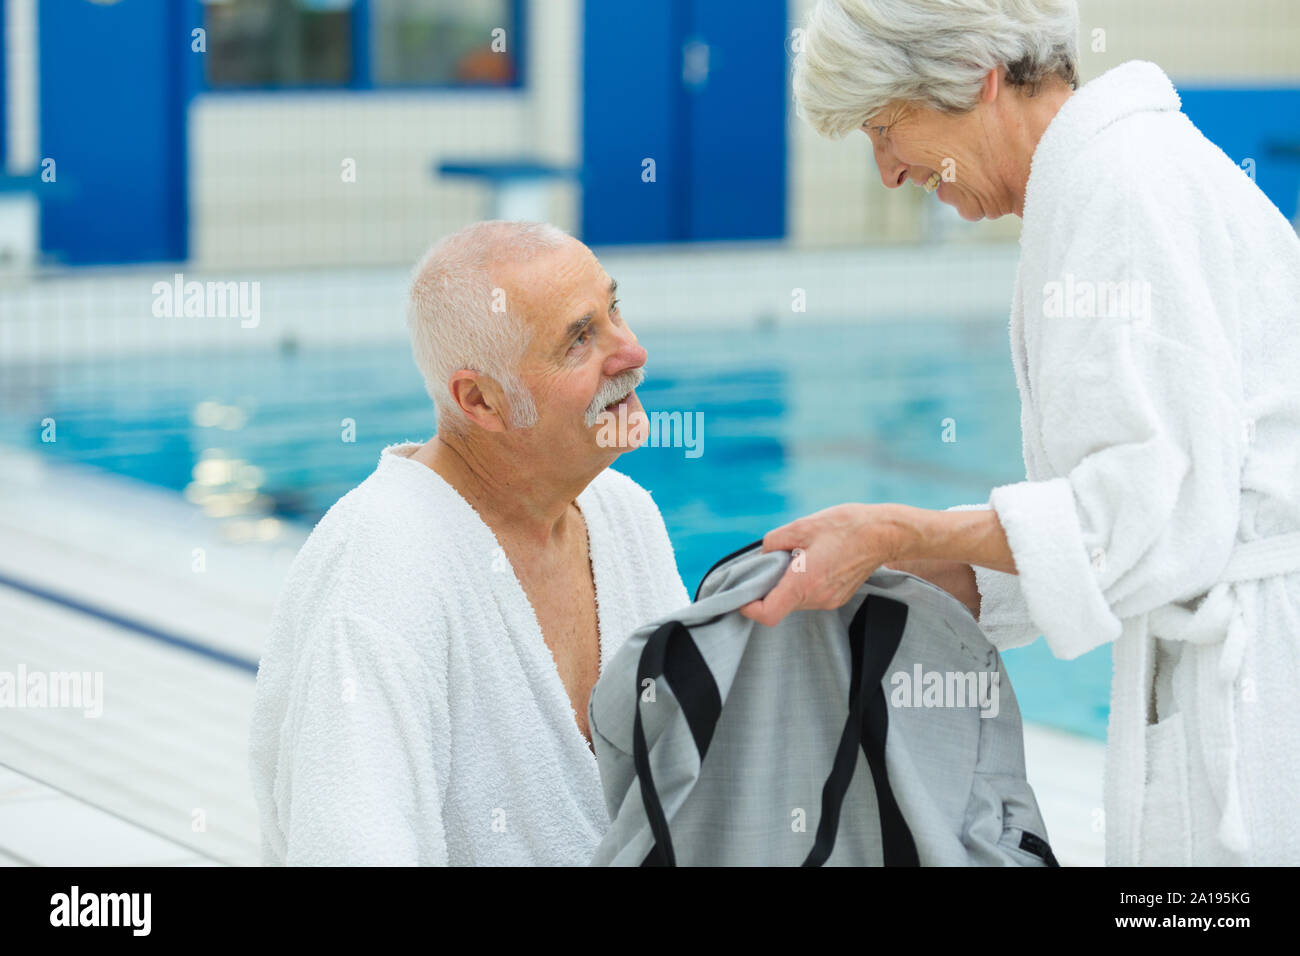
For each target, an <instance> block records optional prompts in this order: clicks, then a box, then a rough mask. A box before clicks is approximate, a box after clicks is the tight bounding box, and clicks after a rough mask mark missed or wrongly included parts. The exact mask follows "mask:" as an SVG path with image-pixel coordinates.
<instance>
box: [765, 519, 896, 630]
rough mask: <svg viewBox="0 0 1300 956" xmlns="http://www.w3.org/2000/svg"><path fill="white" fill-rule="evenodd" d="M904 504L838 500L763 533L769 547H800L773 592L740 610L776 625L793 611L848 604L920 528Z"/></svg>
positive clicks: (766, 546)
mask: <svg viewBox="0 0 1300 956" xmlns="http://www.w3.org/2000/svg"><path fill="white" fill-rule="evenodd" d="M916 510H917V509H913V508H907V507H905V506H902V505H893V504H883V505H862V504H847V505H836V506H835V507H834V508H827V509H825V510H824V511H818V512H817V513H816V514H811V515H808V516H807V517H806V518H800V519H799V520H798V521H792V522H790V524H787V525H782V526H781V527H780V528H776V529H775V530H773V531H769V532H768V533H767V534H766V535H764V536H763V550H764V551H795V549H798V550H799V552H801V553H797V554H796V555H795V557H794V559H793V560H792V561H791V563H790V567H789V569H788V570H787V571H786V573H785V576H784V577H783V578H781V580H780V581H778V582H777V584H776V587H774V588H772V590H771V591H769V592H768V593H767V596H766V597H764V598H762V599H760V600H758V601H751V602H750V603H749V604H746V605H744V606H743V607H741V608H740V613H741V614H743V615H745V617H748V618H750V619H752V620H754V621H757V622H758V623H759V624H764V625H766V626H768V627H773V626H775V625H776V624H777V623H778V622H780V621H781V620H782V619H783V618H784V617H785V616H786V615H787V614H789V613H790V612H791V611H809V610H817V611H820V610H830V609H833V608H838V607H843V606H844V605H845V604H847V603H848V601H849V598H851V597H853V595H854V594H856V593H857V590H858V588H860V587H861V586H862V582H863V581H865V580H866V579H867V578H869V577H871V575H872V574H873V573H874V572H875V570H876V569H877V568H879V567H880V566H881V565H883V564H887V563H888V562H890V561H893V560H897V559H901V558H902V557H903V556H904V555H905V554H906V553H907V551H908V549H909V547H910V544H911V541H912V539H913V537H914V536H915V534H916V531H915V528H914V526H913V524H912V522H911V521H910V520H909V514H910V513H911V512H914V511H916Z"/></svg>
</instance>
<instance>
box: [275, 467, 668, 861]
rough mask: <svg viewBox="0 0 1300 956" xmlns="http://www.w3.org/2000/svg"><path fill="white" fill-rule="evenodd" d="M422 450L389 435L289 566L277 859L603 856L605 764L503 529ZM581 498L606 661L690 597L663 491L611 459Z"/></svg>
mask: <svg viewBox="0 0 1300 956" xmlns="http://www.w3.org/2000/svg"><path fill="white" fill-rule="evenodd" d="M417 447H418V446H417V445H414V444H404V445H394V446H391V447H389V448H386V449H385V450H384V452H383V454H382V455H381V456H380V460H379V465H378V467H377V468H376V470H375V471H374V473H373V474H371V475H370V476H369V477H368V478H367V479H366V480H365V481H363V482H362V483H361V484H360V485H359V486H357V487H356V488H355V489H353V490H352V491H351V492H349V493H348V494H347V495H345V496H344V497H343V498H342V499H340V500H339V501H338V503H336V504H335V505H334V507H332V508H331V509H330V510H329V512H328V513H327V514H326V515H325V517H324V518H322V519H321V521H320V523H319V524H318V525H317V526H316V529H315V530H314V531H313V532H312V534H311V536H310V538H309V539H308V540H307V543H306V544H305V545H304V546H303V549H302V551H301V552H300V554H299V555H298V557H297V559H296V560H295V562H294V564H293V566H292V568H291V570H290V572H289V577H288V580H287V582H286V584H285V588H284V592H283V594H282V596H281V599H280V603H279V604H278V606H277V608H276V612H275V617H274V622H273V628H272V635H271V639H270V643H269V645H268V647H267V649H266V653H265V655H264V656H263V657H262V661H261V667H260V668H259V670H258V675H257V698H256V704H255V707H254V712H253V721H252V729H251V740H250V742H251V758H250V759H251V770H252V777H253V788H254V793H255V796H256V798H257V806H258V812H259V815H260V819H261V828H262V850H263V862H264V863H267V864H285V863H287V864H426V865H427V864H489V865H501V864H505V865H528V864H543V865H552V864H574V865H586V864H587V863H588V862H589V861H590V858H591V855H592V853H593V852H594V851H595V848H596V844H597V843H598V842H599V841H600V838H601V836H602V835H603V834H604V832H605V830H606V829H607V828H608V821H609V818H608V813H607V811H606V809H605V800H604V795H603V792H602V790H601V784H600V774H599V773H598V771H597V769H596V758H595V756H594V755H593V754H592V752H591V750H590V749H589V748H588V746H587V741H586V740H585V739H584V738H583V736H582V732H581V731H580V730H579V729H578V725H577V722H576V721H575V719H574V712H573V708H572V706H571V705H570V703H569V698H568V695H567V693H566V692H565V688H564V684H563V682H562V681H561V679H560V676H559V673H558V672H557V670H556V667H555V660H554V658H553V657H552V655H551V651H550V649H549V648H548V647H547V645H546V643H545V641H544V640H543V638H542V632H541V629H540V627H539V625H538V623H537V618H536V615H535V614H534V612H533V609H532V606H531V605H530V604H529V602H528V598H527V596H526V595H525V593H524V591H523V588H522V587H521V586H520V584H519V581H518V579H517V578H516V577H515V574H514V571H513V569H512V568H511V566H510V562H509V560H508V559H507V558H506V556H505V553H504V552H503V551H502V550H501V549H500V547H499V546H498V544H497V540H496V537H495V536H494V535H493V533H492V531H491V530H490V529H489V528H488V526H487V525H486V524H484V523H483V521H482V520H481V519H480V518H479V516H478V514H477V512H476V511H475V510H474V509H473V508H472V507H471V506H470V505H469V503H468V502H466V501H465V499H464V498H462V497H461V496H460V495H459V494H458V493H457V492H456V490H455V489H454V488H452V487H451V485H449V484H448V483H447V482H446V481H444V480H443V479H442V478H441V477H440V476H439V475H438V474H437V473H436V472H434V471H432V470H431V469H429V468H427V467H426V466H424V465H422V464H420V463H419V462H417V461H412V460H411V459H410V458H409V457H408V456H409V455H410V454H411V453H412V452H413V451H415V449H416V448H417ZM577 503H578V507H579V508H580V509H581V510H582V516H583V518H584V519H585V521H586V525H587V537H588V542H589V551H590V556H591V565H592V571H593V574H594V577H595V587H596V600H597V613H598V618H599V626H600V664H601V669H602V670H603V669H604V666H605V663H606V661H608V660H609V659H610V655H612V654H613V653H614V652H615V651H616V650H617V649H618V647H619V645H620V644H622V642H623V640H624V639H625V638H626V637H627V635H628V634H630V633H631V632H632V631H633V630H635V629H636V628H637V627H639V626H641V625H642V624H644V623H646V622H647V621H650V620H653V619H655V618H657V617H662V616H664V615H665V614H668V613H671V612H673V611H676V610H679V609H680V608H682V607H685V606H686V605H687V604H689V603H690V597H689V596H688V595H687V593H686V589H685V587H684V586H683V585H682V580H681V577H680V576H679V574H678V571H677V565H676V563H675V560H674V557H673V550H672V545H671V544H670V543H669V540H668V534H667V532H666V530H665V529H664V524H663V519H662V518H661V516H660V514H659V510H658V508H657V507H655V504H654V502H653V500H651V498H650V495H649V493H648V492H646V491H645V489H643V488H641V487H640V486H639V485H637V484H636V483H635V482H634V481H632V480H631V479H630V478H628V477H627V476H625V475H622V474H620V473H618V472H616V471H614V470H612V469H606V470H605V471H603V472H601V473H600V475H598V476H597V477H596V478H595V479H594V480H593V481H592V482H591V484H589V485H588V486H587V487H586V488H585V489H584V490H583V492H582V494H580V495H579V496H578V499H577Z"/></svg>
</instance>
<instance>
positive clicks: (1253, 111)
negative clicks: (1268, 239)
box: [1178, 56, 1300, 221]
mask: <svg viewBox="0 0 1300 956" xmlns="http://www.w3.org/2000/svg"><path fill="white" fill-rule="evenodd" d="M1297 63H1300V56H1298V57H1297ZM1178 95H1179V96H1180V97H1182V101H1183V112H1184V113H1186V114H1187V116H1188V118H1189V119H1190V120H1191V121H1192V122H1193V123H1195V124H1196V126H1197V128H1198V129H1200V131H1201V132H1202V133H1204V134H1205V136H1206V138H1207V139H1209V140H1210V141H1211V142H1212V143H1214V144H1215V145H1216V146H1218V147H1219V148H1220V149H1221V150H1223V151H1224V152H1225V153H1227V154H1228V155H1229V156H1230V157H1231V158H1232V159H1233V161H1234V162H1236V163H1237V165H1241V163H1242V161H1243V160H1245V159H1253V160H1254V161H1255V184H1256V185H1257V186H1259V188H1260V189H1262V190H1263V191H1264V193H1265V195H1267V196H1268V198H1269V199H1271V200H1273V203H1274V205H1276V206H1277V208H1278V209H1280V210H1281V211H1282V215H1284V216H1286V218H1287V219H1289V220H1291V221H1295V217H1296V200H1297V198H1298V197H1300V88H1290V89H1283V88H1275V89H1260V88H1243V89H1209V88H1187V89H1180V90H1179V91H1178Z"/></svg>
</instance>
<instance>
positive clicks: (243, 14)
mask: <svg viewBox="0 0 1300 956" xmlns="http://www.w3.org/2000/svg"><path fill="white" fill-rule="evenodd" d="M204 13H205V18H204V19H205V21H206V25H207V31H208V54H207V58H206V65H207V78H208V85H209V86H210V87H213V88H221V87H247V86H263V87H265V86H348V85H350V84H351V82H352V77H353V63H352V13H353V11H352V2H351V0H343V2H337V0H335V2H328V0H326V2H323V0H207V2H206V3H205V5H204Z"/></svg>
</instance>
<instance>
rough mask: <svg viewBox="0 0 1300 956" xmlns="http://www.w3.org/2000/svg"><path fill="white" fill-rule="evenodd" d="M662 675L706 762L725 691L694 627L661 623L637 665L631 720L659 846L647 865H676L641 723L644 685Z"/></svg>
mask: <svg viewBox="0 0 1300 956" xmlns="http://www.w3.org/2000/svg"><path fill="white" fill-rule="evenodd" d="M660 675H663V677H664V678H665V679H666V680H667V681H668V686H669V687H671V688H672V691H673V696H674V697H676V698H677V704H678V706H679V707H681V709H682V714H683V715H684V716H685V717H686V723H687V726H689V727H690V728H691V736H692V737H693V738H694V740H695V749H696V751H698V753H699V755H700V763H704V755H705V754H707V753H708V752H709V743H710V741H712V740H713V730H714V728H715V727H717V725H718V718H719V717H720V716H721V715H722V695H721V694H719V693H718V685H717V683H716V682H715V681H714V680H713V672H712V671H710V670H709V665H708V663H707V662H706V661H705V660H704V655H703V654H701V653H700V649H699V648H698V647H697V646H696V644H695V639H694V638H693V637H691V632H690V631H689V630H688V629H687V628H686V625H684V624H682V623H681V622H680V621H669V622H667V623H666V624H661V625H660V626H659V627H658V628H657V629H656V630H655V632H654V633H653V634H651V635H650V637H649V638H648V639H647V640H646V642H645V646H644V647H642V648H641V659H640V661H639V662H638V663H637V668H636V697H634V698H633V700H634V701H635V703H636V718H635V719H634V721H633V723H632V762H633V764H634V765H635V766H636V776H637V780H638V781H639V782H640V784H641V802H642V803H643V804H644V805H645V813H646V819H647V820H649V821H650V832H651V833H653V834H654V838H655V845H654V846H653V847H651V848H650V853H649V855H648V856H646V858H645V860H643V861H642V863H641V865H642V866H676V865H677V857H676V856H675V855H674V853H673V839H672V836H671V834H670V833H669V832H668V820H667V818H665V817H664V808H663V805H662V804H660V802H659V791H658V790H656V789H655V783H654V777H653V776H651V773H650V752H649V749H648V748H647V747H646V742H645V730H644V728H643V727H642V726H641V690H642V688H643V687H644V686H645V682H646V680H651V681H653V680H657V679H658V678H659V676H660Z"/></svg>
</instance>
